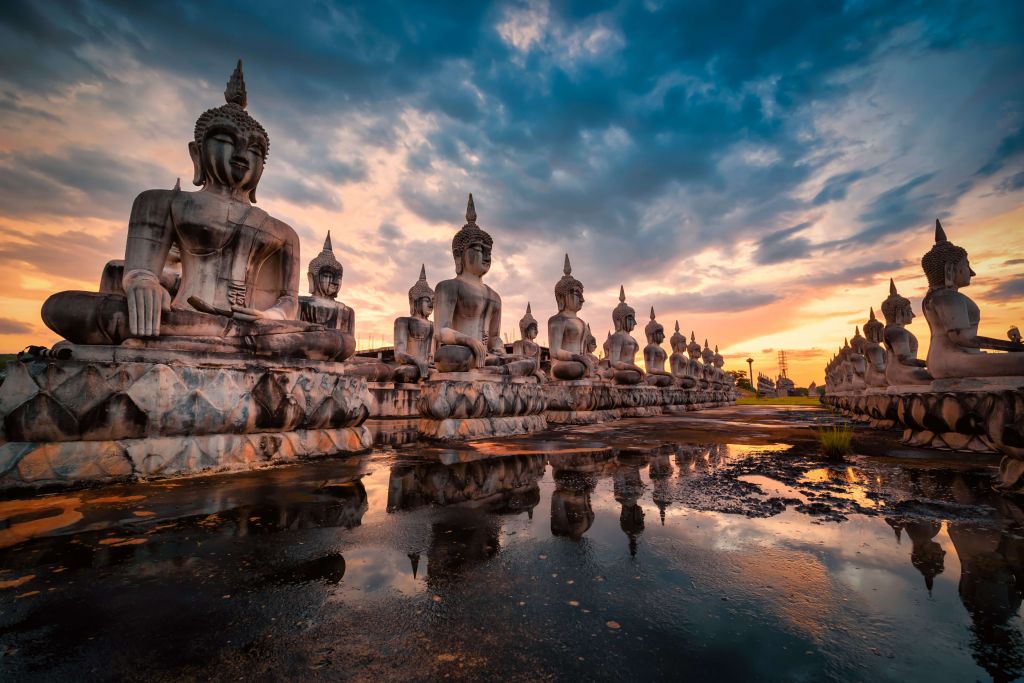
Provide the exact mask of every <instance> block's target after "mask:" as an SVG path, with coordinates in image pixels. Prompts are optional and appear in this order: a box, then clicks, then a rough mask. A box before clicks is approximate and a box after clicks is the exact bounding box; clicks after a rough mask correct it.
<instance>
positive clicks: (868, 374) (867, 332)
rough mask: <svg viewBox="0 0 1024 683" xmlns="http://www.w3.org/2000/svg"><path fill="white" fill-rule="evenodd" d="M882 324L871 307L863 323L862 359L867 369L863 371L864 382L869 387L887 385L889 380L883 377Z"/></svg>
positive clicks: (884, 358) (884, 356) (884, 357)
mask: <svg viewBox="0 0 1024 683" xmlns="http://www.w3.org/2000/svg"><path fill="white" fill-rule="evenodd" d="M883 331H884V326H883V325H882V323H880V322H879V321H878V318H876V317H875V309H874V307H872V308H871V309H870V312H869V314H868V321H867V322H866V323H864V351H863V353H864V359H865V360H866V361H867V369H866V370H865V372H864V382H865V384H867V386H869V387H887V386H889V381H888V380H886V379H885V362H886V354H885V349H884V348H882V336H883Z"/></svg>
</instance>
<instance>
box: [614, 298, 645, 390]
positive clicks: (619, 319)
mask: <svg viewBox="0 0 1024 683" xmlns="http://www.w3.org/2000/svg"><path fill="white" fill-rule="evenodd" d="M612 322H613V323H614V324H615V334H613V335H612V336H611V337H610V338H609V340H608V358H607V360H608V366H609V368H611V370H612V371H613V372H612V378H613V379H614V380H615V383H616V384H639V383H640V382H641V381H643V378H644V371H643V370H641V369H640V367H639V366H637V365H636V363H634V362H633V359H634V358H635V357H636V352H637V351H639V350H640V345H639V344H637V342H636V339H633V337H632V336H631V335H630V334H629V333H630V332H632V331H633V328H634V327H636V311H634V310H633V309H632V308H631V307H630V306H629V305H628V304H627V303H626V290H625V289H624V288H623V287H622V286H620V287H619V305H618V306H616V307H615V309H614V310H613V311H612Z"/></svg>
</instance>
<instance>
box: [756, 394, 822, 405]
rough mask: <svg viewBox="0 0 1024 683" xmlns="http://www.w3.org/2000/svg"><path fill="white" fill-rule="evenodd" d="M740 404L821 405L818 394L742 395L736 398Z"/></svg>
mask: <svg viewBox="0 0 1024 683" xmlns="http://www.w3.org/2000/svg"><path fill="white" fill-rule="evenodd" d="M736 405H738V406H820V405H821V401H819V400H818V397H817V396H814V397H811V396H786V397H784V398H754V397H753V396H751V397H749V398H748V397H740V398H738V399H736Z"/></svg>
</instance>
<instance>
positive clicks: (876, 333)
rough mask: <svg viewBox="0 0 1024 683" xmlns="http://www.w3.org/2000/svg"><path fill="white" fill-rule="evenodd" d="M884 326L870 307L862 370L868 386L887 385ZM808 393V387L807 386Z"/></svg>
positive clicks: (865, 328) (865, 331)
mask: <svg viewBox="0 0 1024 683" xmlns="http://www.w3.org/2000/svg"><path fill="white" fill-rule="evenodd" d="M883 334H884V326H883V325H882V323H880V322H879V321H878V318H876V317H875V309H874V307H872V308H871V309H870V313H869V316H868V321H867V322H866V323H864V336H865V341H864V351H863V353H864V358H865V360H866V361H867V369H866V371H865V372H864V382H865V383H866V384H867V385H868V386H869V387H887V386H889V382H888V380H886V379H885V363H886V354H885V349H884V348H882V339H883ZM808 393H810V388H808Z"/></svg>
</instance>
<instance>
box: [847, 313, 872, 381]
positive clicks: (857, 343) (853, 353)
mask: <svg viewBox="0 0 1024 683" xmlns="http://www.w3.org/2000/svg"><path fill="white" fill-rule="evenodd" d="M865 341H866V340H865V339H864V337H862V336H861V334H860V326H859V325H858V326H857V327H856V328H855V329H854V334H853V338H852V339H851V340H850V351H849V353H848V354H847V358H848V359H849V362H850V372H851V375H850V389H851V390H853V391H864V388H865V387H866V386H867V382H866V380H865V376H866V374H867V367H868V361H867V358H865V357H864V342H865Z"/></svg>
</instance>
